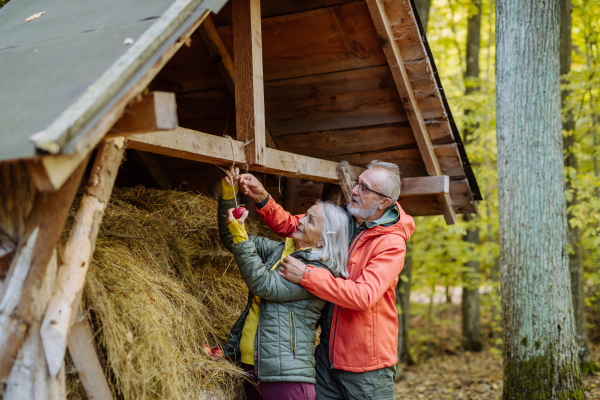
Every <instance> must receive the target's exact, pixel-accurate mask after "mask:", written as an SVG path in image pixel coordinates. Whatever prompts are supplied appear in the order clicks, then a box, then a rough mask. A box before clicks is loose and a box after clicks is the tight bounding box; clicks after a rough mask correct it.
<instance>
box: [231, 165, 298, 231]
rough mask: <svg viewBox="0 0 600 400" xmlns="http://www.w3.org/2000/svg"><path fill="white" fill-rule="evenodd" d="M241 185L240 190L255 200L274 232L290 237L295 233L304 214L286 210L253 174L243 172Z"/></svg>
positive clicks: (262, 215)
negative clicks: (294, 213)
mask: <svg viewBox="0 0 600 400" xmlns="http://www.w3.org/2000/svg"><path fill="white" fill-rule="evenodd" d="M239 185H240V190H241V191H242V192H243V193H244V194H246V195H247V196H250V197H251V198H252V199H253V200H254V202H255V203H256V209H257V210H258V214H259V215H260V217H261V218H262V220H263V222H264V223H265V224H267V226H268V227H269V228H270V229H271V230H272V231H273V232H275V233H276V234H278V235H279V236H283V237H290V236H291V235H292V233H294V231H295V230H296V227H297V226H298V221H299V220H300V218H302V217H303V215H292V214H290V213H289V212H287V211H285V210H284V209H283V207H281V206H280V205H279V204H277V203H276V202H275V200H273V198H272V197H271V196H269V193H268V192H267V191H266V190H265V188H264V186H263V185H262V183H260V181H259V180H258V179H256V177H255V176H254V175H252V174H242V175H241V176H240V183H239Z"/></svg>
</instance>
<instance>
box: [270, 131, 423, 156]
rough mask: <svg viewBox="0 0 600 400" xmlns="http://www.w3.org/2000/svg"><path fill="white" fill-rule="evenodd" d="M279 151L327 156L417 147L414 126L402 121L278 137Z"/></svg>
mask: <svg viewBox="0 0 600 400" xmlns="http://www.w3.org/2000/svg"><path fill="white" fill-rule="evenodd" d="M277 143H278V146H279V150H284V151H289V152H292V153H297V154H303V155H306V156H311V157H318V158H325V157H334V156H341V155H344V154H354V153H364V152H373V151H383V150H394V149H398V148H410V147H414V146H416V141H415V137H414V135H413V133H412V129H411V128H410V126H407V125H406V124H402V123H396V124H386V125H376V126H372V127H361V128H348V129H338V130H329V131H322V132H309V133H301V134H296V135H286V136H278V137H277Z"/></svg>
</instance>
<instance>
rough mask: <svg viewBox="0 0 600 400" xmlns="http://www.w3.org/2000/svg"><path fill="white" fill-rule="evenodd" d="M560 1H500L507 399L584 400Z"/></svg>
mask: <svg viewBox="0 0 600 400" xmlns="http://www.w3.org/2000/svg"><path fill="white" fill-rule="evenodd" d="M559 11H560V4H559V0H548V1H546V2H539V1H536V0H498V1H497V2H496V82H497V84H496V87H497V89H496V107H497V110H496V121H497V143H498V200H499V215H500V221H499V222H500V224H499V233H500V268H501V275H502V312H503V327H504V332H503V339H504V340H503V343H504V363H503V365H504V388H503V390H504V393H503V398H504V399H507V400H508V399H516V398H538V399H559V398H560V399H584V398H585V395H584V393H583V390H582V388H581V378H580V373H579V363H578V362H577V346H576V343H575V338H576V335H575V323H574V320H573V316H572V313H571V307H572V303H571V287H570V282H569V269H568V266H569V259H568V247H567V234H566V232H567V226H566V225H567V221H566V214H567V210H566V200H565V196H564V162H563V157H562V130H561V117H560V116H561V113H560V110H561V108H560V85H559V84H560V75H559V58H558V50H559Z"/></svg>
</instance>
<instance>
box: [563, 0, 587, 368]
mask: <svg viewBox="0 0 600 400" xmlns="http://www.w3.org/2000/svg"><path fill="white" fill-rule="evenodd" d="M572 9H573V6H572V4H571V0H560V74H561V76H563V80H564V79H565V78H566V75H567V74H568V73H569V72H570V71H571V11H572ZM569 95H570V92H569V91H568V90H563V91H562V92H561V105H562V106H563V108H564V106H565V103H566V100H567V97H568V96H569ZM562 129H563V131H564V132H563V152H564V160H565V167H566V168H567V174H566V178H565V189H566V190H567V191H569V192H572V197H571V199H570V200H567V209H569V208H570V207H574V206H576V205H577V190H576V189H575V188H574V187H573V183H572V181H571V177H570V174H569V171H571V170H574V171H578V165H577V157H576V156H575V152H574V151H573V145H574V144H575V135H574V130H575V120H574V118H573V112H572V111H571V110H569V111H568V112H567V114H566V115H564V116H563V124H562ZM571 218H573V215H572V213H571V212H568V213H567V221H570V220H571ZM567 228H568V234H567V239H568V243H569V270H570V272H571V295H572V299H573V315H574V316H575V330H576V332H577V352H578V354H579V363H580V364H581V371H582V372H583V373H588V372H591V371H592V370H594V364H593V363H592V358H591V354H590V346H589V342H588V334H587V326H586V323H587V319H586V312H585V282H584V279H583V249H582V247H581V231H580V229H579V227H578V226H575V227H573V226H571V224H570V223H568V224H567Z"/></svg>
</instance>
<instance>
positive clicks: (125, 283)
mask: <svg viewBox="0 0 600 400" xmlns="http://www.w3.org/2000/svg"><path fill="white" fill-rule="evenodd" d="M74 207H77V204H76V205H75V206H74ZM258 229H259V227H258V225H257V224H256V223H252V222H249V230H250V231H251V232H252V233H257V230H258ZM263 229H264V228H263ZM263 233H264V230H263ZM247 296H248V290H247V288H246V285H245V283H244V282H243V280H242V278H241V276H240V274H239V272H238V269H237V268H236V266H235V263H234V261H233V257H232V256H231V255H230V254H229V253H228V252H226V250H225V249H224V248H223V247H222V245H221V243H220V240H219V237H218V230H217V203H216V201H215V200H213V199H210V198H207V197H205V196H202V195H193V194H190V193H182V192H175V191H159V190H149V189H144V188H135V189H115V191H114V193H113V196H112V198H111V201H110V204H109V206H108V207H107V210H106V213H105V215H104V218H103V221H102V226H101V228H100V234H99V236H98V241H97V244H96V252H95V253H94V258H93V262H92V264H91V266H90V271H89V273H88V277H87V283H86V287H85V291H84V302H85V305H86V307H87V308H88V309H89V310H90V316H91V320H92V323H93V325H94V327H95V330H96V331H97V343H98V344H99V347H100V349H101V352H102V353H103V357H104V360H103V361H104V362H105V371H106V375H107V376H108V377H109V381H110V383H111V385H112V386H113V389H114V391H115V394H116V395H117V396H118V397H120V398H123V399H126V400H129V399H202V398H223V399H228V398H232V397H233V396H234V392H235V390H236V387H239V385H240V383H241V380H242V379H243V376H244V375H243V372H242V370H241V369H240V368H238V367H237V366H235V365H234V364H232V363H230V362H229V361H227V360H225V359H218V360H213V359H212V358H210V357H209V356H207V355H206V354H205V353H204V351H203V350H202V346H203V345H205V344H208V345H209V346H211V347H217V346H218V347H221V348H222V347H223V344H224V340H225V336H226V334H227V332H228V331H229V329H230V328H231V326H232V325H233V323H234V322H235V320H236V318H237V317H238V316H239V314H240V313H241V311H242V310H243V308H244V306H245V304H246V301H247ZM70 376H72V377H74V376H75V375H70ZM72 390H73V393H72V396H70V397H71V398H78V397H79V395H76V393H80V392H78V391H77V390H75V389H72Z"/></svg>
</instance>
